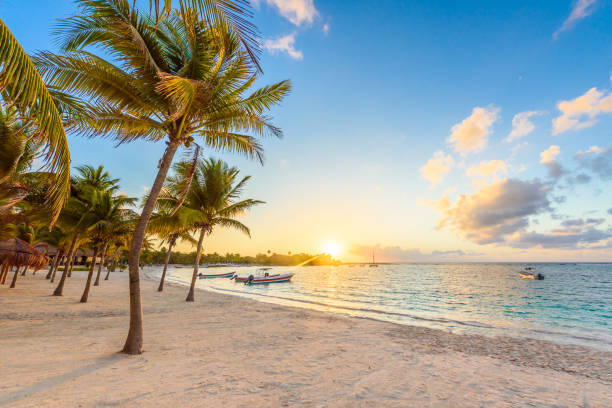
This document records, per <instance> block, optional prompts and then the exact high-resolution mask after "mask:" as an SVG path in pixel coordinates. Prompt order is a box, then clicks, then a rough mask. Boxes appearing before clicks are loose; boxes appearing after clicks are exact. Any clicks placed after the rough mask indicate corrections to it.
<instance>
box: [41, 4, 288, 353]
mask: <svg viewBox="0 0 612 408" xmlns="http://www.w3.org/2000/svg"><path fill="white" fill-rule="evenodd" d="M77 2H78V3H79V5H80V6H81V10H80V12H79V14H78V15H76V16H74V17H71V18H68V19H65V20H63V21H61V22H60V24H59V26H58V38H59V40H60V42H61V47H62V49H63V52H64V53H63V54H62V55H56V54H52V53H49V52H42V53H39V54H38V55H37V56H36V57H35V62H36V66H37V68H38V69H39V71H40V72H42V74H43V77H44V78H45V79H46V80H47V81H48V83H50V84H52V85H53V86H54V87H57V88H59V89H63V90H66V92H68V93H70V94H71V95H73V96H76V97H80V98H82V99H84V100H86V101H87V102H88V104H89V106H90V109H91V115H92V116H93V120H91V121H87V122H83V121H78V120H77V121H75V123H74V128H75V129H76V130H77V131H80V133H81V134H83V135H86V136H90V137H93V136H106V137H113V138H115V139H117V140H118V142H119V143H125V142H131V141H134V140H147V141H153V142H155V141H164V142H165V143H166V148H165V151H164V154H163V156H162V158H161V160H160V161H159V164H158V172H157V176H156V178H155V181H154V183H153V186H152V187H151V190H150V194H149V197H148V199H147V201H146V203H145V205H144V206H143V209H142V213H141V215H140V218H139V220H138V223H137V224H136V227H135V230H134V236H133V239H132V241H131V247H130V253H129V257H128V259H129V273H130V327H129V332H128V336H127V339H126V342H125V345H124V348H123V351H124V352H126V353H131V354H139V353H141V352H142V342H143V329H142V304H141V296H140V275H139V270H138V265H139V261H140V253H141V249H142V243H143V240H144V238H145V232H146V226H147V223H148V221H149V219H150V217H151V214H152V213H153V210H154V208H155V203H156V201H157V198H158V196H159V193H160V191H161V188H162V186H163V183H164V180H165V178H166V175H167V173H168V169H169V168H170V165H171V163H172V160H173V158H174V155H175V153H176V151H177V149H178V148H179V147H180V146H183V145H184V146H186V147H190V146H191V145H192V143H194V141H195V138H196V137H199V138H200V140H201V142H203V143H204V144H205V145H207V146H210V147H211V148H214V149H219V150H226V151H233V152H240V153H242V154H245V155H247V156H249V157H256V158H258V159H260V160H262V148H261V146H260V144H259V143H258V141H257V139H256V138H255V136H261V135H273V136H277V137H280V136H281V134H282V133H281V130H280V129H279V128H278V127H276V126H274V125H273V124H271V123H270V120H269V118H268V117H267V116H266V115H265V114H266V113H267V111H268V110H269V109H270V108H271V107H272V106H273V105H275V104H278V103H279V102H280V101H281V100H282V99H283V98H284V97H285V95H287V93H288V92H289V90H290V83H289V82H288V81H282V82H279V83H277V84H274V85H271V86H266V87H263V88H261V89H258V90H256V91H254V92H252V93H251V94H249V95H246V93H247V92H248V90H249V89H250V88H251V87H252V86H253V84H254V82H255V81H256V79H257V77H258V72H259V71H258V70H257V69H255V68H254V66H253V64H252V59H251V58H250V57H249V52H248V50H247V51H245V50H244V47H242V46H241V44H243V43H241V41H244V37H240V35H237V30H234V29H232V27H236V25H232V24H231V23H232V21H230V20H233V19H232V18H217V17H218V16H223V15H224V13H223V12H222V10H221V9H222V8H223V7H220V6H219V5H220V4H226V5H230V4H232V3H236V4H238V3H243V4H244V2H243V1H236V0H234V1H232V0H217V1H212V0H191V1H187V0H185V1H183V0H181V1H179V4H180V6H181V7H180V8H179V10H174V11H172V12H168V13H167V14H168V15H167V16H166V17H165V18H164V19H163V20H162V21H156V19H155V18H153V17H151V16H148V15H146V14H144V13H141V12H140V11H139V10H137V9H135V8H132V7H131V6H130V3H129V2H128V1H127V0H77ZM190 5H193V6H196V7H189V6H190ZM207 5H210V7H208V6H207ZM220 10H221V11H220ZM226 10H231V7H229V6H228V8H226ZM235 10H239V8H238V7H237V8H236V9H235ZM235 21H236V20H234V22H235ZM244 21H245V22H248V20H244ZM238 31H239V30H238ZM96 52H99V53H100V55H96V54H95V53H96ZM101 55H102V56H101ZM105 55H112V57H113V61H116V62H117V64H114V63H113V62H111V61H109V60H107V59H105V58H104V57H103V56H105Z"/></svg>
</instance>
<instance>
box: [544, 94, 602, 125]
mask: <svg viewBox="0 0 612 408" xmlns="http://www.w3.org/2000/svg"><path fill="white" fill-rule="evenodd" d="M557 108H558V109H559V110H560V111H561V115H560V116H558V117H556V118H555V119H553V132H552V133H553V135H558V134H559V133H562V132H566V131H568V130H579V129H584V128H587V127H590V126H593V125H594V124H596V123H597V116H599V115H600V114H602V113H612V92H607V93H606V92H605V91H600V90H598V89H597V88H591V89H589V90H588V91H587V92H586V93H585V94H584V95H581V96H579V97H577V98H576V99H572V100H569V101H561V102H559V103H558V104H557Z"/></svg>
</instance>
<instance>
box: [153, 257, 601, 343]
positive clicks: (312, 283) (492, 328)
mask: <svg viewBox="0 0 612 408" xmlns="http://www.w3.org/2000/svg"><path fill="white" fill-rule="evenodd" d="M523 266H524V265H518V264H481V263H479V264H467V263H460V264H407V265H406V264H402V265H380V266H379V267H378V268H369V267H368V266H367V265H366V266H364V267H361V266H320V267H294V268H287V267H277V268H274V269H273V270H274V272H288V271H291V272H293V273H295V276H294V277H293V279H292V280H291V282H288V283H276V284H269V285H254V286H247V285H244V284H240V283H236V282H234V281H232V280H229V279H223V278H221V279H198V282H197V286H198V287H200V288H203V289H209V290H214V291H218V292H223V293H231V294H236V295H240V296H245V297H249V298H254V299H257V300H260V301H265V302H271V303H276V304H284V305H291V306H298V307H305V308H310V309H317V310H324V311H329V312H334V313H342V314H348V315H354V316H360V317H367V318H373V319H378V320H385V321H390V322H394V323H400V324H412V325H422V326H427V327H433V328H439V329H444V330H449V331H452V332H459V333H480V334H485V335H510V336H523V337H530V338H538V339H545V340H551V341H554V342H558V343H564V344H580V345H586V346H589V347H593V348H598V349H603V350H612V264H535V265H532V266H535V267H536V269H537V272H539V273H542V274H544V275H545V277H546V278H545V279H544V280H542V281H533V280H527V279H520V276H519V274H518V271H519V270H521V268H522V267H523ZM255 269H256V268H252V267H248V268H247V267H242V268H241V267H238V268H232V270H236V272H238V274H239V275H245V276H248V275H249V274H250V273H253V271H254V270H255ZM227 270H228V269H227V268H208V269H203V270H202V271H203V272H204V273H219V272H221V271H223V272H225V271H227ZM155 271H156V272H157V273H158V272H159V271H158V268H156V269H155ZM191 272H192V270H191V269H190V268H180V267H170V268H169V271H168V279H169V280H171V281H174V282H177V283H181V284H185V285H189V282H190V280H191Z"/></svg>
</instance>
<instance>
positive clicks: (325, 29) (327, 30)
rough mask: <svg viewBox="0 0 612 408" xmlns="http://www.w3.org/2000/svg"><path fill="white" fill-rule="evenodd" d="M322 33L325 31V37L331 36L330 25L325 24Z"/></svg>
mask: <svg viewBox="0 0 612 408" xmlns="http://www.w3.org/2000/svg"><path fill="white" fill-rule="evenodd" d="M321 31H323V34H325V35H327V34H329V23H325V24H323V28H322V29H321Z"/></svg>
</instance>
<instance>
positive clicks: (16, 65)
mask: <svg viewBox="0 0 612 408" xmlns="http://www.w3.org/2000/svg"><path fill="white" fill-rule="evenodd" d="M0 66H1V67H2V69H1V70H0V95H1V99H2V100H3V101H4V102H5V103H6V104H8V107H9V108H8V109H15V111H17V112H18V114H16V116H17V117H18V119H19V120H21V121H22V122H28V123H31V124H32V126H34V127H35V128H36V138H37V140H38V141H40V142H41V143H43V144H45V146H46V149H47V153H48V154H47V155H45V156H44V157H43V159H44V160H45V162H46V164H47V166H48V169H49V171H50V172H53V173H56V174H55V176H54V177H53V178H52V179H51V180H50V181H51V185H52V188H51V189H50V190H49V196H48V198H49V202H50V206H51V209H52V217H51V225H53V224H54V223H55V220H56V219H57V217H58V215H59V212H60V210H61V208H62V206H63V205H64V202H65V201H66V199H67V197H68V191H69V189H70V151H69V149H68V140H67V138H66V133H65V131H64V126H63V123H62V117H61V111H60V109H58V105H59V104H60V103H61V102H60V101H59V99H63V100H64V101H69V99H65V98H62V97H61V94H60V93H56V97H57V99H56V100H54V96H53V94H52V93H51V92H50V91H49V89H47V87H46V86H45V83H44V81H43V79H42V78H41V76H40V74H39V72H38V71H37V70H36V67H35V66H34V64H33V63H32V60H31V59H30V58H29V57H28V55H27V54H26V52H25V51H24V50H23V48H22V47H21V45H20V44H19V42H18V41H17V39H16V38H15V37H14V36H13V34H12V33H11V32H10V30H9V29H8V27H7V26H6V24H4V21H2V19H0ZM0 122H1V120H0ZM9 137H10V136H8V135H7V134H4V133H3V132H0V155H2V156H4V153H5V152H6V150H7V147H12V148H15V147H16V145H15V144H14V143H13V144H7V141H8V140H7V139H8V138H9ZM12 141H13V142H15V141H16V139H15V138H14V137H13V138H12ZM20 143H21V142H20ZM17 151H18V150H17ZM5 163H6V162H5ZM0 178H2V176H1V175H0Z"/></svg>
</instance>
